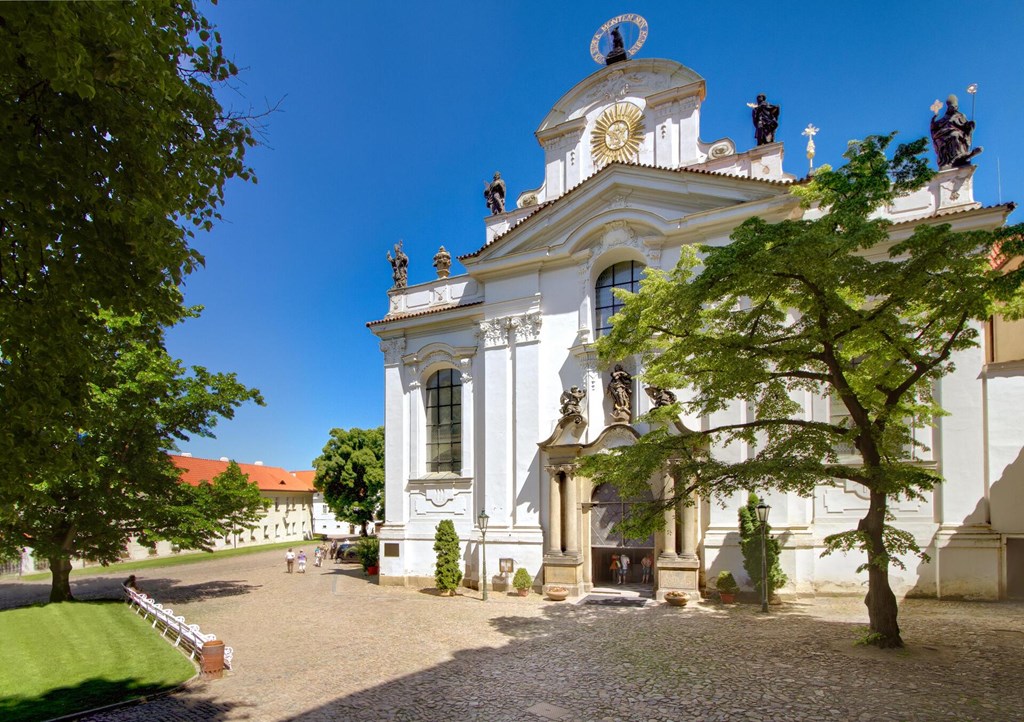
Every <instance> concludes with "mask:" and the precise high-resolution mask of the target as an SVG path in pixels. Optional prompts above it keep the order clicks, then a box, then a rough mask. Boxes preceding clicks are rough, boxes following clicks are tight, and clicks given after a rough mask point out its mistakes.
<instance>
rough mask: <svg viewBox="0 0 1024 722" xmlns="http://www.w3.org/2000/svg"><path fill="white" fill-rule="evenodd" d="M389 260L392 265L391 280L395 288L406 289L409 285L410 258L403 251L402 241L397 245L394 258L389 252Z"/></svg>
mask: <svg viewBox="0 0 1024 722" xmlns="http://www.w3.org/2000/svg"><path fill="white" fill-rule="evenodd" d="M387 258H388V262H389V263H390V264H391V278H392V279H393V280H394V282H395V288H405V287H406V286H407V285H408V284H409V257H408V256H407V255H405V252H404V251H403V250H402V241H399V242H398V243H396V244H395V255H394V256H392V255H391V251H388V253H387Z"/></svg>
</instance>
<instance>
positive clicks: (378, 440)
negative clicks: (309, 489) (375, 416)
mask: <svg viewBox="0 0 1024 722" xmlns="http://www.w3.org/2000/svg"><path fill="white" fill-rule="evenodd" d="M313 467H314V468H315V469H316V477H315V479H314V481H313V485H314V486H315V487H316V488H317V489H318V490H319V491H322V492H323V494H324V500H325V501H326V502H327V505H328V506H329V507H330V508H331V511H333V512H334V514H335V515H336V516H337V517H338V518H339V519H342V520H343V521H347V522H348V523H350V524H358V525H359V526H360V528H361V533H362V534H363V536H366V525H367V524H369V523H372V522H373V520H374V518H375V517H376V516H378V515H379V512H380V509H381V507H382V506H383V504H384V427H382V426H378V427H377V428H375V429H331V438H330V439H329V440H328V441H327V444H325V445H324V450H323V453H322V454H321V455H320V456H318V457H317V458H316V459H314V460H313Z"/></svg>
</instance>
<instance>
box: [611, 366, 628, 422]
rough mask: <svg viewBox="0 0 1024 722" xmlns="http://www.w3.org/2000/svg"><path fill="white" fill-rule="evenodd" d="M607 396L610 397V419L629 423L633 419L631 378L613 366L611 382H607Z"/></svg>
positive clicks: (620, 368) (619, 368) (622, 369)
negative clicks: (611, 407) (611, 406)
mask: <svg viewBox="0 0 1024 722" xmlns="http://www.w3.org/2000/svg"><path fill="white" fill-rule="evenodd" d="M608 395H609V396H611V397H612V405H613V407H614V408H613V409H612V418H613V419H614V420H615V421H620V422H624V423H629V421H630V420H631V419H632V418H633V377H632V376H631V375H630V374H629V372H628V371H626V370H625V369H624V368H622V364H615V368H614V369H613V370H612V378H611V381H609V382H608Z"/></svg>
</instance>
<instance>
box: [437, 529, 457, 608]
mask: <svg viewBox="0 0 1024 722" xmlns="http://www.w3.org/2000/svg"><path fill="white" fill-rule="evenodd" d="M434 552H435V553H436V554H437V564H436V565H435V567H434V582H435V583H436V584H437V588H438V589H439V590H440V591H442V592H454V591H455V590H456V589H458V588H459V584H461V583H462V565H461V564H460V561H459V558H460V556H461V555H460V552H459V535H458V534H456V533H455V524H454V523H453V522H452V520H451V519H442V520H441V522H440V523H439V524H438V525H437V532H436V533H435V534H434Z"/></svg>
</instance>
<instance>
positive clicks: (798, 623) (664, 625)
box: [0, 551, 1024, 722]
mask: <svg viewBox="0 0 1024 722" xmlns="http://www.w3.org/2000/svg"><path fill="white" fill-rule="evenodd" d="M283 557H284V554H283V552H277V551H275V552H268V553H264V554H255V555H251V556H244V557H235V558H231V559H224V560H217V561H210V562H204V563H201V564H194V565H191V566H181V567H170V568H167V569H166V570H147V571H146V572H143V573H142V574H140V575H139V580H140V584H141V585H142V587H143V589H144V590H145V591H147V592H148V593H151V594H153V595H154V596H156V598H157V599H158V600H159V601H162V602H164V603H165V604H166V605H168V606H171V607H172V608H173V609H174V611H175V612H176V613H178V614H184V615H185V616H186V618H187V619H188V620H189V621H194V622H196V623H199V624H201V625H202V627H203V630H204V631H206V632H215V633H217V634H218V636H220V637H221V638H222V639H224V640H225V641H226V643H227V644H229V645H231V646H233V647H234V649H235V670H234V672H233V673H232V674H230V675H229V676H227V677H225V678H224V679H222V680H219V681H213V682H208V683H196V684H193V685H192V686H190V687H189V688H188V689H186V690H184V691H183V692H180V693H177V694H175V695H172V696H169V697H164V698H160V699H157V700H154V701H152V702H150V703H147V704H142V705H136V706H133V707H128V708H125V709H121V710H118V711H115V712H111V713H106V714H100V715H93V716H92V717H89V718H88V719H89V720H90V721H91V722H107V721H111V722H113V721H115V720H116V721H117V722H123V721H127V720H132V721H134V720H140V721H141V720H145V721H146V722H153V721H158V720H204V721H205V720H260V721H262V720H267V721H272V720H297V721H298V720H301V721H302V722H314V721H317V720H359V721H360V722H366V721H371V720H487V721H488V722H500V721H503V720H527V721H529V720H534V721H535V722H543V720H562V721H564V722H570V721H574V720H581V721H582V720H602V721H603V720H638V721H643V722H646V721H648V720H650V721H655V720H657V721H665V720H676V721H682V720H703V721H705V722H712V721H719V720H720V721H723V722H724V721H727V720H728V721H730V722H732V721H735V720H740V721H742V720H768V721H773V722H774V721H779V722H782V721H786V722H789V721H791V720H798V721H804V720H807V721H811V720H815V721H819V720H828V721H832V720H836V721H838V720H843V721H848V720H854V721H856V722H869V721H870V722H875V721H876V720H877V721H882V720H892V721H898V720H908V721H909V720H921V721H925V720H927V721H928V722H934V721H942V720H950V721H962V720H986V722H992V721H997V722H1009V721H1012V720H1024V705H1022V700H1024V697H1022V694H1024V693H1022V691H1021V690H1022V682H1024V604H1020V603H1007V604H985V603H959V602H942V603H939V602H936V601H934V600H908V601H907V602H906V603H905V604H904V605H903V608H902V612H901V625H902V628H903V630H904V639H905V640H906V641H907V643H908V645H909V646H908V649H907V650H905V651H899V652H895V653H893V652H882V651H878V650H874V649H868V648H864V647H858V646H856V645H855V644H854V640H855V639H856V637H857V636H858V634H859V629H860V628H862V627H863V626H864V625H865V624H866V619H867V617H866V611H865V609H864V606H863V604H862V603H861V602H860V601H859V600H855V599H816V600H808V601H806V602H798V603H792V604H786V605H783V606H782V607H780V608H773V611H772V613H771V614H770V615H769V616H765V615H761V614H760V613H759V612H758V611H757V610H758V607H756V606H754V605H737V606H734V607H731V608H723V607H721V606H720V605H718V604H715V603H701V604H699V605H691V606H689V607H687V608H685V609H674V608H668V607H665V606H655V607H648V608H641V609H636V608H608V607H593V606H583V605H573V604H570V603H567V602H566V603H552V602H546V601H543V600H542V599H541V598H540V597H539V596H538V595H536V594H534V595H531V596H530V597H529V598H527V599H520V598H517V597H509V596H506V595H504V594H503V593H499V592H494V593H492V594H491V598H490V600H489V601H487V602H486V603H484V602H483V601H482V600H481V599H480V597H479V594H478V593H476V592H473V591H470V590H466V591H465V592H464V593H462V594H461V595H460V596H457V597H455V598H442V597H438V596H436V595H434V594H433V593H432V590H413V589H402V588H393V587H378V586H377V585H376V584H372V583H369V582H368V581H367V580H366V578H364V577H363V576H362V573H361V571H360V570H359V569H358V567H357V566H355V565H329V566H325V567H323V568H321V569H316V568H312V567H311V568H310V569H309V571H308V572H307V574H305V575H299V574H291V575H289V574H286V573H285V570H284V567H285V565H284V559H283ZM123 576H124V574H118V575H116V576H109V577H89V578H84V579H82V580H81V581H80V582H78V583H76V584H75V585H74V589H75V593H76V595H78V596H79V597H80V598H90V597H103V596H108V597H109V596H112V595H114V594H116V592H117V589H118V585H119V583H120V581H121V578H122V577H123ZM47 588H48V587H47V585H46V584H42V583H37V584H25V583H0V607H8V606H12V605H16V604H23V603H26V602H28V601H42V600H44V599H45V596H46V592H47Z"/></svg>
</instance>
